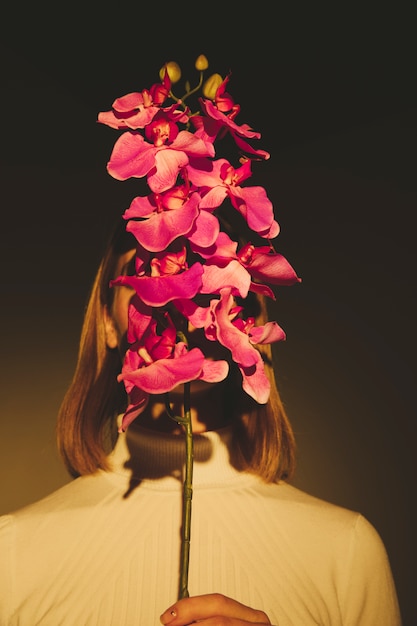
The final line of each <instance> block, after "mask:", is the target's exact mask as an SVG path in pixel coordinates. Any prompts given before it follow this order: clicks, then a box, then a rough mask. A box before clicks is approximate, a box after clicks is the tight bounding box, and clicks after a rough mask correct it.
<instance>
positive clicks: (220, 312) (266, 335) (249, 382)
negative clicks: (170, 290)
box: [175, 289, 285, 404]
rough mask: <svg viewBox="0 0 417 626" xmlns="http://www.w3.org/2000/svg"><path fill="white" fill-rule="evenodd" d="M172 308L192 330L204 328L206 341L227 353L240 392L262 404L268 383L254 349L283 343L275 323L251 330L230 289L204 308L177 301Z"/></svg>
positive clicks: (281, 332) (224, 290)
mask: <svg viewBox="0 0 417 626" xmlns="http://www.w3.org/2000/svg"><path fill="white" fill-rule="evenodd" d="M175 306H176V307H177V308H178V310H179V311H180V312H181V313H182V314H183V315H184V316H185V317H187V319H188V320H189V322H190V323H191V324H192V325H193V326H194V327H195V328H204V332H205V335H206V337H207V339H209V340H210V341H218V342H219V343H220V344H221V345H223V346H224V347H225V348H227V349H228V350H229V351H230V353H231V356H232V359H233V361H234V362H235V363H236V364H237V366H238V367H239V370H240V372H241V374H242V387H243V389H244V391H245V392H246V393H247V394H248V395H250V396H251V397H252V398H254V400H256V401H257V402H259V403H260V404H265V402H267V400H268V397H269V391H270V383H269V380H268V378H267V376H266V374H265V371H264V363H263V359H262V356H261V355H260V353H259V350H257V348H255V345H256V344H268V343H274V342H276V341H283V340H285V333H284V331H283V329H282V328H281V327H280V326H278V324H277V323H276V322H266V323H265V324H264V325H261V326H255V320H254V319H253V318H248V319H246V320H244V319H242V318H240V317H238V315H239V313H240V312H241V311H242V307H241V306H236V304H235V300H234V298H233V295H232V290H231V289H222V290H221V293H220V298H219V299H215V298H213V299H212V300H211V301H210V305H209V306H208V307H201V306H198V305H197V304H196V303H195V302H192V301H186V300H177V301H176V302H175Z"/></svg>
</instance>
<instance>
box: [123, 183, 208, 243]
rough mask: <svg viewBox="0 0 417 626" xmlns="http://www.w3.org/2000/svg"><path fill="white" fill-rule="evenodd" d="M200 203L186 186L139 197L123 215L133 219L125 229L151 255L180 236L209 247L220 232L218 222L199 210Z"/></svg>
mask: <svg viewBox="0 0 417 626" xmlns="http://www.w3.org/2000/svg"><path fill="white" fill-rule="evenodd" d="M199 202H200V196H199V195H198V194H197V193H196V192H191V193H189V190H188V188H187V187H186V186H185V185H183V186H178V187H173V188H172V189H170V190H168V191H166V192H164V193H162V194H150V195H149V196H146V197H142V196H138V197H136V198H134V199H133V201H132V203H131V205H130V207H129V208H128V209H127V210H126V211H125V213H124V216H123V217H124V218H125V219H129V218H135V219H130V221H129V222H128V223H127V225H126V230H127V231H128V232H131V233H132V234H133V235H134V236H135V237H136V239H137V241H138V242H139V243H140V244H141V245H142V246H143V247H144V248H146V249H147V250H149V251H151V252H158V251H160V250H163V249H164V248H167V247H168V246H169V245H170V244H171V243H172V242H173V241H174V239H176V238H178V237H180V236H182V235H187V236H188V238H189V240H190V241H192V242H194V243H196V244H198V245H200V246H203V247H209V246H211V245H212V244H213V243H214V241H215V240H216V238H217V235H218V233H219V231H220V227H219V222H218V219H217V218H216V217H214V215H211V214H210V213H208V212H207V211H200V210H199ZM136 218H138V219H136Z"/></svg>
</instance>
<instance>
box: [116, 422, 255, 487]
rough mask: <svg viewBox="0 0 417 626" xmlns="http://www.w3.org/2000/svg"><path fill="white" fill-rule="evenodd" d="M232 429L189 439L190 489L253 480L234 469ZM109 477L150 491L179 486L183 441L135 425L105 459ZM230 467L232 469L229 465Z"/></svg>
mask: <svg viewBox="0 0 417 626" xmlns="http://www.w3.org/2000/svg"><path fill="white" fill-rule="evenodd" d="M234 450H236V446H235V445H234V441H233V427H232V426H226V427H224V428H221V429H219V430H215V431H207V432H205V433H201V434H195V435H194V436H193V453H194V454H193V457H194V463H193V487H216V488H218V487H219V486H223V487H225V486H237V485H238V484H247V483H248V482H249V483H250V482H253V481H254V480H257V477H256V476H254V475H252V474H249V473H246V472H243V471H241V470H239V469H238V467H237V465H236V462H235V463H234V461H233V459H234V458H236V456H237V455H236V454H235V453H234ZM109 461H110V462H111V465H112V473H113V475H116V476H120V477H125V478H127V479H128V480H130V481H132V480H133V481H135V482H140V483H141V484H144V485H145V484H146V486H148V487H152V488H154V489H171V488H172V487H173V485H181V486H182V481H183V470H184V463H185V438H184V436H182V435H173V434H168V433H161V432H158V431H153V430H150V429H147V428H143V427H141V426H140V425H138V424H135V425H134V427H129V428H128V429H127V431H126V432H125V433H121V434H119V436H118V440H117V442H116V446H115V448H114V450H113V452H112V453H111V455H110V457H109ZM232 463H234V465H233V464H232Z"/></svg>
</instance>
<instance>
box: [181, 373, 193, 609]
mask: <svg viewBox="0 0 417 626" xmlns="http://www.w3.org/2000/svg"><path fill="white" fill-rule="evenodd" d="M181 423H182V424H183V427H184V431H185V476H184V485H183V508H182V527H181V557H180V559H181V560H180V584H179V595H178V598H179V599H181V598H188V597H189V595H190V594H189V592H188V566H189V563H190V541H191V502H192V497H193V431H192V427H191V408H190V383H186V384H185V385H184V419H183V420H181Z"/></svg>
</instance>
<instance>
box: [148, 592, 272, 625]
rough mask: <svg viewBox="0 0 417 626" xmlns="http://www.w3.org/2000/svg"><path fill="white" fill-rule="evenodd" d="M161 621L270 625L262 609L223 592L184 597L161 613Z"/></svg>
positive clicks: (172, 622)
mask: <svg viewBox="0 0 417 626" xmlns="http://www.w3.org/2000/svg"><path fill="white" fill-rule="evenodd" d="M160 619H161V623H162V624H164V625H165V624H169V626H186V625H187V624H194V623H196V622H198V623H199V624H204V625H205V626H226V625H227V626H248V625H250V624H251V625H252V626H253V625H254V624H257V625H258V626H270V624H271V622H270V621H269V619H268V617H267V615H266V614H265V613H264V612H263V611H258V610H256V609H251V608H250V607H249V606H245V605H244V604H241V603H240V602H237V601H236V600H232V599H231V598H227V597H226V596H223V595H222V594H220V593H209V594H207V595H203V596H193V597H191V598H183V599H181V600H178V602H176V603H175V604H173V605H172V606H170V607H169V609H167V610H166V611H165V612H164V613H162V615H161V618H160Z"/></svg>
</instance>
